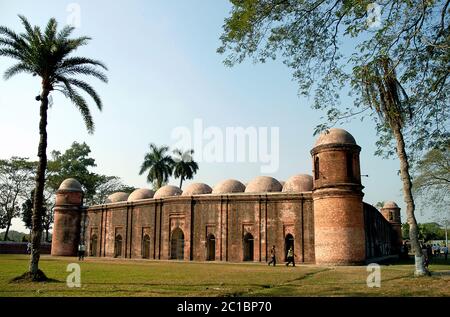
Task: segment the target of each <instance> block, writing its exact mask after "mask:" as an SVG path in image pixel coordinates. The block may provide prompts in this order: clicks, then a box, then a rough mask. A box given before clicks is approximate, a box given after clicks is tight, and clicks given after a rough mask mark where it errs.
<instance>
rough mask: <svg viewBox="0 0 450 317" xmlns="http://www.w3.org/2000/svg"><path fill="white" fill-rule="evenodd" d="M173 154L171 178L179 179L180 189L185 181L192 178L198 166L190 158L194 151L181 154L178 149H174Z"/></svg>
mask: <svg viewBox="0 0 450 317" xmlns="http://www.w3.org/2000/svg"><path fill="white" fill-rule="evenodd" d="M173 153H174V154H175V155H176V156H175V157H174V158H173V161H174V164H173V176H174V177H175V178H178V177H179V178H180V188H182V186H183V181H184V180H185V179H192V178H194V175H195V173H197V170H198V164H197V162H195V161H194V159H193V158H192V155H194V150H188V151H185V152H183V151H181V150H180V149H175V150H174V151H173Z"/></svg>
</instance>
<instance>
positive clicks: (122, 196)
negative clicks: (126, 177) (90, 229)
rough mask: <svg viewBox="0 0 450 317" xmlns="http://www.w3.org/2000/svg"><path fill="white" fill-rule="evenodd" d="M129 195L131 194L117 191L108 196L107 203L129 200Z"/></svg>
mask: <svg viewBox="0 0 450 317" xmlns="http://www.w3.org/2000/svg"><path fill="white" fill-rule="evenodd" d="M129 195H130V194H128V193H124V192H117V193H114V194H111V195H109V196H108V198H106V200H105V203H106V204H111V203H118V202H120V201H127V199H128V196H129Z"/></svg>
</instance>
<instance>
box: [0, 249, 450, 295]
mask: <svg viewBox="0 0 450 317" xmlns="http://www.w3.org/2000/svg"><path fill="white" fill-rule="evenodd" d="M443 262H444V261H443V260H441V261H440V262H439V263H435V264H432V265H430V270H431V271H432V272H433V275H432V276H431V277H422V278H415V277H414V276H413V265H412V264H395V265H383V266H382V267H381V287H380V288H369V287H367V284H366V279H367V276H368V274H369V273H368V272H367V271H366V267H365V266H359V267H351V266H339V267H325V266H315V265H297V266H296V267H295V268H294V267H286V266H284V265H278V266H277V267H268V266H267V265H264V264H259V263H239V264H236V263H220V262H214V263H201V262H176V261H175V262H174V261H148V260H117V259H104V258H102V259H99V258H88V259H86V260H85V261H84V262H78V261H77V259H76V258H66V257H51V256H42V257H41V261H40V268H41V269H42V270H43V271H44V272H45V274H46V275H47V276H48V277H49V278H52V279H54V280H56V281H53V282H47V283H12V282H10V281H11V279H13V278H14V277H16V276H18V275H21V274H22V273H24V272H25V271H26V269H27V266H28V256H25V255H0V296H3V297H4V296H450V259H449V261H448V262H447V264H445V263H443ZM69 263H79V264H80V267H81V287H80V288H69V287H67V285H66V279H67V276H68V275H69V274H70V272H66V268H67V265H68V264H69Z"/></svg>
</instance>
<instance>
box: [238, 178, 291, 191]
mask: <svg viewBox="0 0 450 317" xmlns="http://www.w3.org/2000/svg"><path fill="white" fill-rule="evenodd" d="M281 189H282V186H281V184H280V182H279V181H277V180H276V179H275V178H273V177H269V176H258V177H256V178H254V179H253V180H251V181H250V182H249V183H248V185H247V187H246V188H245V192H246V193H267V192H281Z"/></svg>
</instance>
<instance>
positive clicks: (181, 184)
mask: <svg viewBox="0 0 450 317" xmlns="http://www.w3.org/2000/svg"><path fill="white" fill-rule="evenodd" d="M183 179H184V177H183V176H181V177H180V189H181V186H183Z"/></svg>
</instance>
